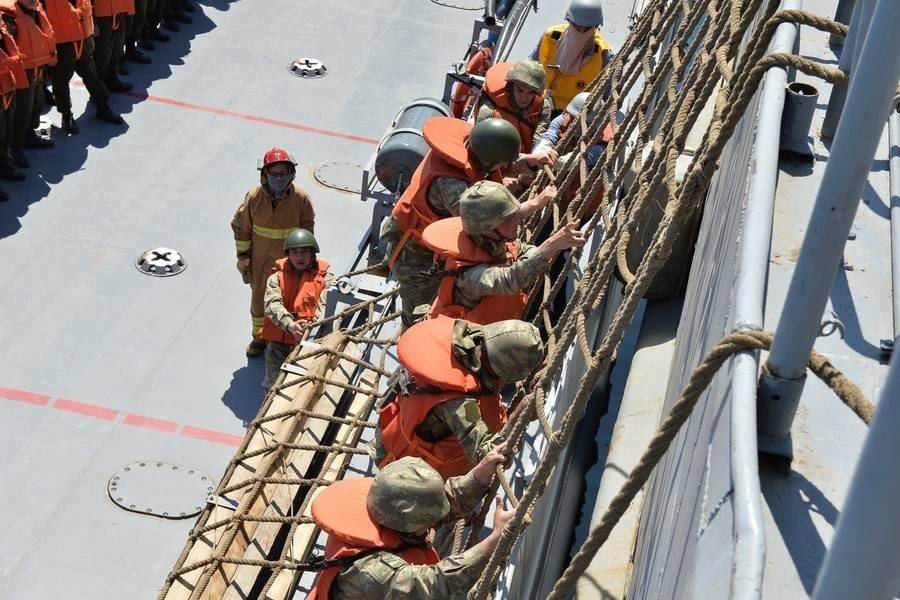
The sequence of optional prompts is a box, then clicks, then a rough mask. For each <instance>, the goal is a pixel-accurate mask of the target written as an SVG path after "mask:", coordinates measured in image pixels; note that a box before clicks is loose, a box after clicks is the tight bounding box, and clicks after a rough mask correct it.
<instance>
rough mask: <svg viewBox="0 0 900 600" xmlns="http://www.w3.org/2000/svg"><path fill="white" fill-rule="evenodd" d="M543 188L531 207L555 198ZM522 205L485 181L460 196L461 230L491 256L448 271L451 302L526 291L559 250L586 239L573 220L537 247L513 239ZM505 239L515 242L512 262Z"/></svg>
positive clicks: (523, 214) (467, 303)
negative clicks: (543, 191)
mask: <svg viewBox="0 0 900 600" xmlns="http://www.w3.org/2000/svg"><path fill="white" fill-rule="evenodd" d="M547 190H551V192H550V194H548V195H547V196H546V198H545V199H541V196H538V197H536V198H535V199H533V200H539V199H540V200H539V201H538V202H536V208H535V210H539V209H541V208H543V207H544V206H545V205H546V204H547V203H548V202H549V201H550V200H551V199H552V198H553V197H555V193H556V190H555V188H552V187H550V188H547ZM545 191H546V190H545ZM529 202H531V201H529ZM527 204H528V203H527V202H526V203H524V204H521V205H520V204H519V202H518V200H516V199H515V198H514V197H513V195H512V194H510V193H509V190H507V189H506V188H505V187H503V186H501V185H497V184H496V183H494V182H491V181H481V182H479V183H476V184H475V185H473V186H472V187H470V188H469V189H467V190H466V191H465V193H464V194H463V195H462V198H461V199H460V202H459V210H460V218H461V220H462V228H463V231H465V232H466V234H468V235H469V237H470V238H471V239H472V241H473V242H474V243H475V245H476V246H478V247H479V248H481V249H482V250H484V251H485V252H487V253H488V254H489V255H490V256H491V257H492V260H491V261H489V262H485V263H482V264H477V265H474V266H471V267H467V268H462V269H460V270H459V271H458V272H457V273H455V274H453V275H452V277H454V282H453V304H455V305H459V306H463V307H465V308H467V309H472V308H474V307H475V306H476V305H477V304H478V303H479V302H481V301H482V300H483V299H484V298H485V297H487V296H502V295H507V294H514V293H516V292H519V291H522V290H527V289H528V288H529V287H530V286H532V285H534V283H535V282H536V281H537V279H538V277H539V276H540V275H541V274H543V273H544V272H546V271H547V270H548V269H549V268H550V265H551V264H552V263H553V260H554V259H555V258H556V257H557V256H558V255H559V253H560V252H562V251H563V250H568V249H570V248H575V247H580V246H582V245H584V243H585V241H586V238H585V237H584V234H582V233H581V231H579V230H578V229H577V228H576V226H575V225H574V224H569V225H568V226H566V227H563V228H561V229H559V230H557V231H556V232H554V233H553V234H552V235H551V236H550V237H549V238H547V239H546V240H545V241H544V242H543V243H541V245H540V246H532V245H530V244H526V243H524V242H521V241H518V240H517V239H516V236H517V234H518V228H519V223H520V221H521V220H522V219H523V218H527V217H528V216H529V215H530V213H531V212H533V211H532V207H531V206H527ZM426 237H427V232H426ZM507 242H514V243H515V244H516V246H517V251H516V253H515V256H516V259H515V261H512V262H511V261H509V260H508V259H507V248H506V243H507ZM501 318H511V316H510V317H501Z"/></svg>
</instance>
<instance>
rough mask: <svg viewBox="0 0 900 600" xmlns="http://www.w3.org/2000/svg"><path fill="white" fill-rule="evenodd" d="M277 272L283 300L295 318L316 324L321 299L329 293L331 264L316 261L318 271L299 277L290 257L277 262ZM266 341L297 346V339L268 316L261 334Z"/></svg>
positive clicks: (311, 270) (320, 260)
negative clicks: (329, 266)
mask: <svg viewBox="0 0 900 600" xmlns="http://www.w3.org/2000/svg"><path fill="white" fill-rule="evenodd" d="M272 272H273V273H278V287H280V288H281V301H282V303H284V307H285V309H287V310H288V311H289V312H290V313H291V314H292V315H294V318H295V319H307V320H309V321H312V320H313V319H314V318H315V316H316V313H317V312H318V310H319V297H320V296H321V295H322V292H323V291H324V290H325V275H326V274H327V273H328V261H326V260H323V259H321V258H317V259H316V268H314V269H309V270H307V271H305V272H304V273H303V274H302V275H300V274H298V273H297V271H295V270H294V267H292V266H291V261H290V260H289V259H288V258H282V259H280V260H276V261H275V267H274V268H273V269H272ZM259 337H261V338H262V339H264V340H269V341H272V342H279V343H281V344H287V345H288V346H293V345H295V344H296V343H297V340H296V339H294V336H293V335H291V334H290V333H288V332H287V331H285V330H284V329H282V328H281V327H279V326H277V325H276V324H275V323H273V322H272V321H271V320H270V319H269V317H268V316H266V318H265V321H263V326H262V331H261V332H260V334H259Z"/></svg>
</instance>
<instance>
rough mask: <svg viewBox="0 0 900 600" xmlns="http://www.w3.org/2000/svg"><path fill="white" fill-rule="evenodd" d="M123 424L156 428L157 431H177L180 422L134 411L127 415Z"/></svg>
mask: <svg viewBox="0 0 900 600" xmlns="http://www.w3.org/2000/svg"><path fill="white" fill-rule="evenodd" d="M122 424H123V425H134V426H135V427H146V428H147V429H156V430H157V431H165V432H167V433H175V432H176V431H177V430H178V423H176V422H175V421H166V420H163V419H154V418H153V417H145V416H143V415H136V414H134V413H128V414H127V415H125V419H124V420H123V421H122Z"/></svg>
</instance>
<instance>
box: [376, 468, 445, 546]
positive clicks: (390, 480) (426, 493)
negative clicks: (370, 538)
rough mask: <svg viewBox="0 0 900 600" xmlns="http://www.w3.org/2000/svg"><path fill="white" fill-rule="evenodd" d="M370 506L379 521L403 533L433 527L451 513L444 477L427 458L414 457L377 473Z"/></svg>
mask: <svg viewBox="0 0 900 600" xmlns="http://www.w3.org/2000/svg"><path fill="white" fill-rule="evenodd" d="M366 506H367V507H368V509H369V514H370V515H371V516H372V518H373V519H374V520H375V521H376V522H377V523H379V524H381V525H383V526H385V527H387V528H388V529H393V530H394V531H400V532H403V533H413V532H415V531H418V530H420V529H422V528H423V527H431V526H432V525H434V524H435V523H437V522H438V521H440V520H441V519H443V518H444V517H446V516H447V515H448V514H449V513H450V502H449V501H448V500H447V494H446V493H445V492H444V480H443V479H442V478H441V476H440V475H439V474H438V472H437V471H435V470H434V469H433V468H431V467H430V466H429V465H428V463H426V462H425V461H424V460H422V459H421V458H414V457H411V456H407V457H405V458H401V459H400V460H397V461H394V462H392V463H391V464H389V465H388V466H386V467H385V468H384V469H382V470H381V471H380V472H379V473H378V475H376V476H375V483H373V484H372V488H371V489H370V490H369V494H368V496H367V497H366Z"/></svg>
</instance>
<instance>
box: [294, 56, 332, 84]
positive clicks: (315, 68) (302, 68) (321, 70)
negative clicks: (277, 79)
mask: <svg viewBox="0 0 900 600" xmlns="http://www.w3.org/2000/svg"><path fill="white" fill-rule="evenodd" d="M288 71H290V72H291V73H293V74H294V75H296V76H297V77H302V78H303V79H317V78H319V77H325V76H326V75H328V67H326V66H325V63H323V62H322V61H321V60H319V59H317V58H305V57H304V58H295V59H294V60H292V61H291V64H289V65H288Z"/></svg>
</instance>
